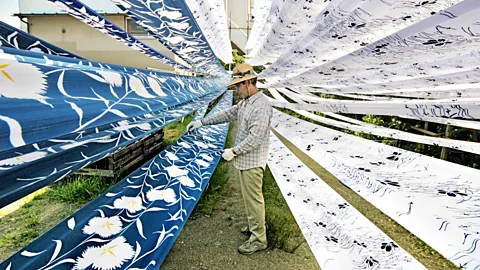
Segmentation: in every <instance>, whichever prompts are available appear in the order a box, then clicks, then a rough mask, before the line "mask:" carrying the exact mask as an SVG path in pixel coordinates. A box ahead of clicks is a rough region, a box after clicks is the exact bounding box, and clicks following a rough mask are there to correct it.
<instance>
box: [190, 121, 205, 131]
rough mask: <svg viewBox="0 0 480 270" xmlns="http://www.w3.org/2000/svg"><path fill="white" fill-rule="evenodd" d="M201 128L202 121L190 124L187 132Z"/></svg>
mask: <svg viewBox="0 0 480 270" xmlns="http://www.w3.org/2000/svg"><path fill="white" fill-rule="evenodd" d="M201 126H203V124H202V121H200V120H199V121H193V122H190V124H188V126H187V132H192V131H194V130H195V129H197V128H199V127H201Z"/></svg>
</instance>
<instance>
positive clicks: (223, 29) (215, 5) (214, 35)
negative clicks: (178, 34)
mask: <svg viewBox="0 0 480 270" xmlns="http://www.w3.org/2000/svg"><path fill="white" fill-rule="evenodd" d="M185 2H186V3H187V5H188V7H189V8H190V11H191V12H192V14H193V16H194V17H195V20H196V21H197V24H198V26H199V27H200V29H201V30H202V32H203V35H204V36H205V38H206V39H207V41H208V43H209V44H210V47H211V48H212V50H213V52H214V53H215V55H216V56H217V57H218V58H220V59H221V60H222V61H223V62H224V63H227V64H228V63H233V59H232V45H231V43H230V36H229V34H228V27H227V16H226V14H225V4H224V2H223V0H203V1H197V0H185Z"/></svg>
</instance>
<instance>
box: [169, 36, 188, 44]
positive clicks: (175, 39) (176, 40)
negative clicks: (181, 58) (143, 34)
mask: <svg viewBox="0 0 480 270" xmlns="http://www.w3.org/2000/svg"><path fill="white" fill-rule="evenodd" d="M165 40H166V41H168V42H170V43H172V44H174V45H175V44H178V43H180V42H182V41H184V40H185V39H184V38H183V37H178V36H177V37H168V38H165Z"/></svg>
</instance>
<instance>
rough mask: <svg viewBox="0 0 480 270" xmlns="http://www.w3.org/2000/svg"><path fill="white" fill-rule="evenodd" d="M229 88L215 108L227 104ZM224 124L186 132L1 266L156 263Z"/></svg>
mask: <svg viewBox="0 0 480 270" xmlns="http://www.w3.org/2000/svg"><path fill="white" fill-rule="evenodd" d="M231 102H232V94H231V93H230V92H228V93H226V94H225V95H224V97H223V98H222V100H221V101H220V102H219V104H218V105H217V106H216V107H215V108H214V110H212V112H211V113H215V112H217V111H220V110H224V109H226V108H228V107H229V106H231ZM227 132H228V124H221V125H217V126H206V127H202V128H200V129H199V130H197V131H195V133H194V134H185V135H184V136H182V137H181V138H180V139H179V140H178V141H177V142H176V143H175V144H173V145H172V146H170V147H168V148H167V149H166V150H165V151H163V152H162V153H161V154H160V155H158V156H157V157H156V158H154V159H152V160H151V161H150V162H148V163H147V164H145V165H144V166H143V167H142V168H139V169H138V170H136V171H135V172H133V173H132V174H131V175H129V176H128V177H126V178H125V179H123V180H122V181H121V182H119V183H118V184H117V185H115V186H114V187H113V188H111V189H110V190H109V191H108V192H106V193H104V194H103V195H101V196H100V197H99V198H97V199H96V200H94V201H92V202H91V203H89V204H88V205H86V206H85V207H84V208H82V209H81V210H79V211H78V212H77V213H75V214H74V215H72V216H71V217H69V218H67V219H66V220H65V221H63V222H61V223H60V224H59V225H57V226H56V227H55V228H53V229H52V230H50V231H49V232H47V233H46V234H44V235H42V236H41V237H40V238H38V239H37V240H35V241H34V242H33V243H31V244H30V245H28V246H27V247H26V248H24V249H23V250H21V251H20V252H18V253H16V254H15V255H13V256H12V257H11V258H9V259H7V260H6V261H5V262H3V263H2V264H0V269H44V268H49V267H55V269H71V268H73V267H77V269H92V268H95V269H127V268H130V269H133V268H135V269H158V267H159V265H161V263H162V262H163V260H164V259H165V257H166V255H167V254H168V252H169V250H170V248H171V247H172V245H173V243H174V241H175V239H176V238H177V236H178V234H179V233H180V230H181V229H182V228H183V226H184V224H185V222H186V220H187V219H188V217H189V215H190V213H191V212H192V210H193V208H194V206H195V204H196V203H197V200H198V198H199V197H200V195H201V193H202V192H203V190H204V189H205V187H206V185H207V182H208V181H209V179H210V177H211V175H212V174H213V171H214V170H215V168H216V166H217V164H218V162H219V160H220V158H221V153H222V149H223V147H224V144H225V141H226V136H227Z"/></svg>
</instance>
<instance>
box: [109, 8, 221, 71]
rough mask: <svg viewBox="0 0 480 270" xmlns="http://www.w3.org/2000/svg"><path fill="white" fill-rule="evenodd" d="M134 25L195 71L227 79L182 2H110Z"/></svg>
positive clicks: (190, 13)
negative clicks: (124, 13)
mask: <svg viewBox="0 0 480 270" xmlns="http://www.w3.org/2000/svg"><path fill="white" fill-rule="evenodd" d="M114 2H115V3H116V4H117V6H118V7H119V8H120V9H122V10H123V11H126V12H127V15H128V16H130V18H132V19H133V20H134V21H135V22H137V23H138V24H139V25H140V26H142V27H143V28H144V29H145V30H146V31H147V32H148V33H150V34H151V35H152V36H154V37H155V38H156V39H157V40H158V41H159V42H160V43H162V44H163V45H164V46H165V47H167V48H168V49H169V50H171V51H172V52H173V53H175V54H176V55H178V56H179V57H180V58H182V59H183V60H184V61H185V62H187V63H188V64H190V65H191V66H192V68H194V69H195V70H196V71H197V72H200V73H205V74H210V75H215V76H229V75H227V74H226V71H225V69H224V68H223V66H222V65H221V64H220V62H219V61H218V59H217V58H216V56H215V53H214V52H213V51H212V49H211V47H210V45H209V43H208V41H207V40H206V38H205V36H204V34H203V33H202V30H201V29H200V28H199V26H198V24H197V23H196V21H195V17H194V16H193V14H192V12H191V11H190V9H189V8H188V6H187V4H186V3H185V1H184V0H164V1H142V0H121V1H119V0H114Z"/></svg>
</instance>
